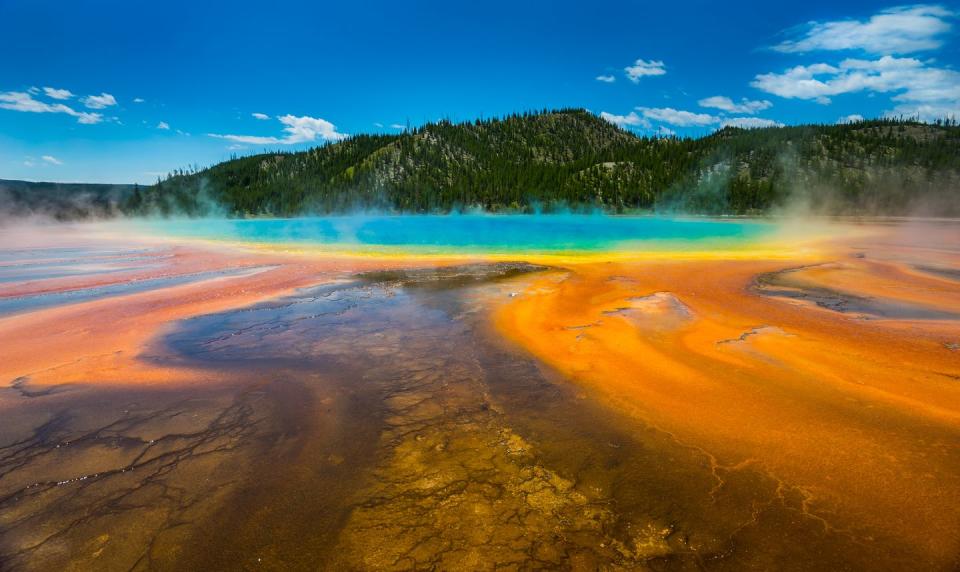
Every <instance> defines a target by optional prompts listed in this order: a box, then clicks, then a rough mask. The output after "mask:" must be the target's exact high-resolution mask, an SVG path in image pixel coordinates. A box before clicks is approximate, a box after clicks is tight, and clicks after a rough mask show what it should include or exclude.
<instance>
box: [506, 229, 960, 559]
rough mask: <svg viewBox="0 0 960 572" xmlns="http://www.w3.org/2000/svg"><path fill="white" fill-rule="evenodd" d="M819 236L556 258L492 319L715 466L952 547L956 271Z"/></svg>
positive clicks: (910, 540)
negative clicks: (750, 246)
mask: <svg viewBox="0 0 960 572" xmlns="http://www.w3.org/2000/svg"><path fill="white" fill-rule="evenodd" d="M830 248H832V249H833V250H830V249H827V250H825V251H823V252H821V253H820V254H819V255H816V256H810V257H807V258H806V259H796V260H790V261H784V260H772V261H771V260H754V261H749V260H731V261H683V262H670V261H650V262H636V263H621V264H597V263H591V264H579V265H578V264H573V265H570V266H569V267H568V268H566V269H565V270H563V271H558V272H553V273H550V274H548V275H545V276H543V277H541V278H540V279H539V280H537V281H536V282H534V283H533V284H532V285H531V286H530V287H529V288H528V289H527V290H526V291H525V292H523V293H521V295H519V296H517V297H516V298H515V299H513V301H511V302H510V303H508V304H505V305H504V306H503V307H501V308H500V309H499V310H498V311H497V313H496V315H495V323H496V325H497V327H498V329H499V330H500V331H501V332H502V333H503V334H505V335H506V336H507V337H508V338H509V339H510V340H513V341H515V342H516V343H518V344H519V345H521V346H522V347H523V348H526V349H527V350H528V351H530V352H531V353H532V354H533V355H535V356H537V357H538V358H540V359H541V360H543V361H544V362H546V363H548V364H549V365H551V366H552V367H554V368H555V369H557V370H559V371H560V372H561V373H563V374H566V375H567V376H569V377H570V378H571V379H572V380H573V381H574V382H575V383H577V384H580V385H582V386H584V387H585V388H589V389H590V390H593V393H596V394H597V395H598V396H599V397H600V399H601V400H603V401H605V402H606V403H608V404H610V405H612V406H613V407H615V408H618V409H620V410H621V411H624V412H627V413H628V414H629V415H631V416H633V417H634V418H636V419H638V420H640V421H641V422H642V423H644V424H646V425H648V426H652V427H655V428H657V429H660V430H663V431H666V432H668V433H670V434H672V435H674V436H675V437H676V438H677V439H678V440H679V441H681V442H683V443H685V444H686V445H689V446H691V447H694V448H697V449H700V450H702V451H703V452H705V453H706V454H707V455H708V456H709V458H710V459H712V461H711V463H712V464H713V465H714V467H713V470H714V472H715V473H717V474H720V473H721V472H726V471H729V470H734V469H738V468H742V467H753V468H755V469H758V470H761V471H764V472H766V473H768V474H769V475H770V476H771V477H773V478H774V479H776V480H777V481H778V482H780V483H781V485H780V487H781V490H782V494H783V495H785V496H786V495H790V494H792V495H797V496H798V498H799V499H800V506H801V507H802V509H801V512H803V513H806V514H807V515H810V516H814V517H815V518H818V519H822V522H823V526H824V527H825V528H828V529H830V528H832V529H837V530H839V531H841V532H842V533H844V534H850V535H851V537H853V538H854V539H855V540H856V541H857V542H860V543H864V544H865V545H867V546H870V545H872V543H874V542H883V541H890V542H894V540H892V539H896V540H895V542H904V543H906V544H907V545H908V546H909V547H910V550H911V551H914V552H916V553H923V554H927V555H929V556H930V557H931V559H932V561H934V562H940V563H945V562H951V561H954V559H955V558H956V555H957V554H958V553H960V532H958V531H960V511H957V510H956V507H957V506H960V382H958V380H960V353H958V351H957V347H958V346H957V342H960V321H958V317H960V283H958V282H956V281H955V280H950V279H948V278H946V277H944V276H942V275H941V276H933V275H929V274H925V273H918V272H917V271H916V270H915V269H914V267H912V266H909V265H907V264H905V263H901V262H892V261H890V260H886V261H874V260H872V258H873V256H874V253H872V252H871V250H870V249H869V248H868V249H865V250H863V249H861V250H856V251H852V250H850V249H848V248H841V247H840V246H839V245H832V246H831V247H830ZM884 252H886V253H888V254H889V252H890V251H889V250H884ZM944 256H946V257H947V258H949V259H953V261H954V262H955V258H956V257H955V256H954V255H952V254H947V255H945V254H944V253H942V252H939V253H936V257H937V259H938V260H939V261H940V263H942V262H943V260H944ZM914 258H915V257H914ZM797 268H800V270H793V269H797ZM785 270H786V272H783V271H785ZM891 316H895V317H893V318H891ZM718 483H719V484H718V487H722V486H723V484H722V480H718ZM881 539H882V540H881Z"/></svg>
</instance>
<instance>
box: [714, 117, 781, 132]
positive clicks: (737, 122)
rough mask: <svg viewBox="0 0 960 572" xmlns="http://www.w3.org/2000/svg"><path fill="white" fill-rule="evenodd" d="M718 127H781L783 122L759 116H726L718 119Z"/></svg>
mask: <svg viewBox="0 0 960 572" xmlns="http://www.w3.org/2000/svg"><path fill="white" fill-rule="evenodd" d="M720 127H739V128H741V129H759V128H762V127H783V123H780V122H779V121H774V120H772V119H763V118H761V117H728V118H725V119H722V120H721V121H720Z"/></svg>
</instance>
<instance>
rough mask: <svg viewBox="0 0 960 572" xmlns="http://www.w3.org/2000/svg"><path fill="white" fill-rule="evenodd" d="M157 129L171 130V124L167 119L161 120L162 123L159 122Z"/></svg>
mask: <svg viewBox="0 0 960 572" xmlns="http://www.w3.org/2000/svg"><path fill="white" fill-rule="evenodd" d="M157 129H162V130H164V131H170V124H169V123H167V122H166V121H161V122H160V123H157Z"/></svg>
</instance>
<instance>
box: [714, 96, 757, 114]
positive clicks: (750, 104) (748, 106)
mask: <svg viewBox="0 0 960 572" xmlns="http://www.w3.org/2000/svg"><path fill="white" fill-rule="evenodd" d="M697 103H698V104H699V105H700V107H709V108H712V109H719V110H721V111H726V112H728V113H746V114H748V115H753V114H755V113H759V112H761V111H763V110H764V109H770V108H771V107H773V104H772V103H770V102H769V101H767V100H765V99H764V100H762V101H758V100H749V99H747V98H745V97H744V98H743V99H741V100H740V103H736V102H734V101H733V100H732V99H730V98H729V97H726V96H723V95H714V96H713V97H707V98H704V99H701V100H700V101H698V102H697Z"/></svg>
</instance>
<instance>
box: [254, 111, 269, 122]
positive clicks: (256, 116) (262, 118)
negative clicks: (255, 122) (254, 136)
mask: <svg viewBox="0 0 960 572" xmlns="http://www.w3.org/2000/svg"><path fill="white" fill-rule="evenodd" d="M250 115H252V116H253V118H254V119H259V120H260V121H266V120H267V119H270V116H269V115H267V114H266V113H251V114H250Z"/></svg>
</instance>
